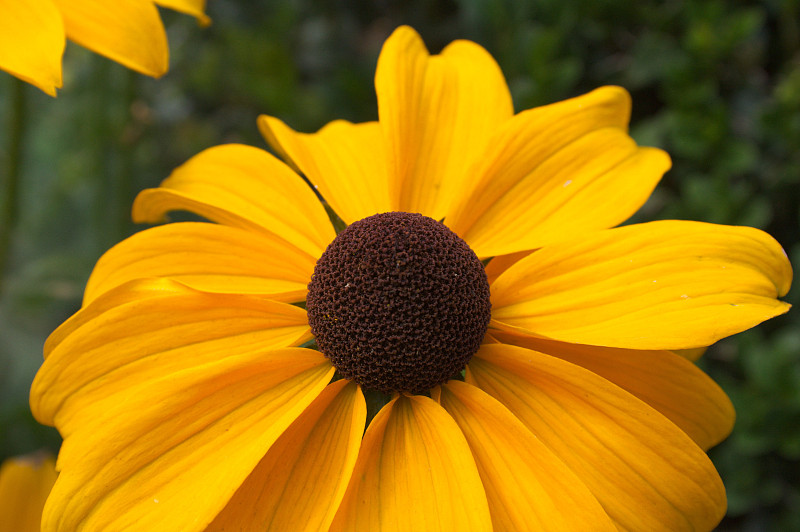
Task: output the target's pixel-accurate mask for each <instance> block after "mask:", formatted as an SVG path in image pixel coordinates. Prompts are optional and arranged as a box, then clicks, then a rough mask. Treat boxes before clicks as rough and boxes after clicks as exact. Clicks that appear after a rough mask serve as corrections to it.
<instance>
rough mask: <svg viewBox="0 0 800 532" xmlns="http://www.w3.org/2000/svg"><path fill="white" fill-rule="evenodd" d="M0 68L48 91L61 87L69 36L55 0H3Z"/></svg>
mask: <svg viewBox="0 0 800 532" xmlns="http://www.w3.org/2000/svg"><path fill="white" fill-rule="evenodd" d="M0 13H2V14H3V16H2V17H0V69H2V70H5V71H6V72H8V73H9V74H11V75H13V76H16V77H17V78H19V79H21V80H22V81H26V82H28V83H30V84H31V85H34V86H36V87H38V88H39V89H41V90H42V91H44V92H46V93H47V94H49V95H50V96H55V95H56V89H59V88H61V84H62V79H61V56H62V54H63V53H64V45H65V44H66V37H65V35H64V23H63V21H62V19H61V13H60V12H59V10H58V9H57V8H56V6H55V5H54V4H53V2H52V1H51V0H0Z"/></svg>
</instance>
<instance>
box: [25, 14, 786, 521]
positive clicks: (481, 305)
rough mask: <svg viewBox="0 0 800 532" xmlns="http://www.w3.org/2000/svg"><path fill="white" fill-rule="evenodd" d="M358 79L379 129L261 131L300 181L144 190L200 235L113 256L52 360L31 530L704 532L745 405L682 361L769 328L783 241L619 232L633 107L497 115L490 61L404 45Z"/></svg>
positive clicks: (213, 170) (50, 344)
mask: <svg viewBox="0 0 800 532" xmlns="http://www.w3.org/2000/svg"><path fill="white" fill-rule="evenodd" d="M375 85H376V90H377V95H378V104H379V108H378V111H379V120H378V121H377V122H368V123H362V124H352V123H349V122H345V121H336V122H333V123H331V124H329V125H327V126H326V127H324V128H323V129H322V130H320V131H319V132H318V133H315V134H303V133H297V132H295V131H293V130H292V129H290V128H289V127H287V126H286V125H285V124H283V123H282V122H280V121H279V120H278V119H276V118H272V117H262V118H261V119H260V122H259V124H260V126H261V128H262V131H263V133H264V134H265V136H266V138H267V140H268V141H269V143H270V144H271V145H272V146H273V147H274V148H275V149H276V150H277V151H278V152H279V153H280V154H281V155H282V156H283V158H284V159H285V160H286V162H287V163H288V164H289V165H291V168H290V167H289V166H287V165H286V164H284V163H282V162H280V161H279V160H278V159H276V158H275V157H273V156H272V155H270V154H269V153H267V152H266V151H263V150H260V149H257V148H252V147H247V146H241V145H226V146H219V147H215V148H211V149H209V150H206V151H204V152H202V153H200V154H198V155H197V156H195V157H194V158H192V159H191V160H189V161H188V162H187V163H185V164H184V165H183V166H181V167H179V168H178V169H176V170H175V171H174V172H173V174H172V175H171V176H170V177H169V178H168V179H167V180H165V181H164V182H163V183H162V184H161V186H160V187H159V188H156V189H150V190H145V191H143V192H142V193H141V194H140V195H139V196H138V198H137V199H136V201H135V203H134V207H133V215H134V218H135V219H136V220H137V221H138V222H156V221H160V220H162V219H163V217H164V215H165V214H166V213H168V212H169V211H174V210H188V211H192V212H194V213H196V214H198V215H200V216H202V217H204V218H206V219H208V220H210V221H211V222H214V223H206V222H183V223H172V224H167V225H162V226H157V227H153V228H150V229H147V230H145V231H142V232H141V233H138V234H136V235H134V236H132V237H130V238H129V239H127V240H125V241H123V242H122V243H120V244H118V245H117V246H115V247H114V248H112V249H111V250H110V251H108V252H107V253H106V254H105V255H104V256H103V257H102V258H101V259H100V260H99V262H98V264H97V266H96V268H95V270H94V272H93V274H92V276H91V278H90V280H89V283H88V285H87V288H86V293H85V300H84V305H83V308H82V309H81V310H80V311H79V312H78V313H77V314H76V315H75V316H73V317H72V318H70V319H69V320H68V321H67V322H66V323H64V324H63V325H62V326H61V327H59V328H58V329H57V330H56V331H55V332H54V333H53V334H52V335H51V336H50V338H49V339H48V341H47V343H46V346H45V362H44V364H43V366H42V368H41V370H40V371H39V373H38V375H37V377H36V379H35V381H34V383H33V388H32V391H31V406H32V409H33V412H34V414H35V415H36V417H37V419H38V420H39V421H40V422H42V423H45V424H51V425H54V426H56V427H57V428H58V430H59V431H60V432H61V434H62V436H63V437H64V444H63V447H62V449H61V452H60V455H59V459H58V466H59V470H60V476H59V479H58V481H57V482H56V485H55V487H54V490H53V492H52V495H51V497H50V498H49V500H48V502H47V505H46V508H45V512H44V519H43V530H46V531H50V530H75V529H78V528H81V529H82V530H100V529H104V530H106V529H107V530H127V529H137V530H155V529H157V530H181V531H193V530H198V531H199V530H280V531H286V530H289V531H294V530H335V531H339V530H352V531H407V530H414V531H427V530H441V531H446V532H449V531H453V530H470V531H482V530H497V531H500V530H509V531H519V530H540V529H542V530H549V529H558V530H589V529H591V530H616V529H617V527H618V528H620V529H627V530H670V531H673V530H709V529H711V528H713V527H714V526H715V524H716V523H717V522H718V521H719V520H720V519H721V517H722V515H723V514H724V512H725V507H726V500H725V491H724V488H723V486H722V483H721V481H720V478H719V476H718V475H717V472H716V471H715V469H714V467H713V465H712V464H711V462H710V461H709V459H708V457H707V455H706V453H705V450H706V449H707V448H709V447H710V446H712V445H714V444H716V443H718V442H719V441H720V440H722V439H723V438H725V436H726V435H727V434H728V433H729V432H730V430H731V427H732V424H733V418H734V412H733V408H732V406H731V403H730V401H729V400H728V398H727V397H726V396H725V394H724V393H723V392H722V390H721V389H720V388H719V387H718V386H717V385H716V384H714V383H713V382H712V381H711V380H710V379H709V378H708V377H707V376H706V375H705V374H704V373H703V372H702V371H700V370H699V369H698V368H697V367H696V366H695V365H694V364H692V363H691V362H690V361H689V360H687V359H686V358H684V357H682V356H680V355H678V354H676V353H674V352H673V351H674V350H686V349H695V348H701V347H703V346H707V345H710V344H712V343H713V342H715V341H717V340H719V339H720V338H723V337H725V336H728V335H730V334H734V333H736V332H738V331H742V330H744V329H747V328H749V327H752V326H754V325H756V324H757V323H759V322H761V321H763V320H766V319H768V318H770V317H773V316H776V315H778V314H781V313H783V312H786V311H787V309H788V305H787V304H785V303H783V302H780V301H778V300H777V297H779V296H781V295H783V294H785V293H786V291H787V290H788V287H789V283H790V281H791V276H792V273H791V268H790V265H789V263H788V261H787V258H786V255H785V253H784V252H783V250H782V249H781V247H780V246H779V245H778V244H777V243H776V242H775V241H774V240H773V239H772V238H771V237H770V236H768V235H766V234H765V233H763V232H761V231H758V230H756V229H752V228H746V227H728V226H719V225H712V224H705V223H695V222H689V221H661V222H653V223H646V224H640V225H630V226H625V227H615V226H617V225H618V224H620V223H622V222H623V221H624V220H626V219H627V218H628V217H629V216H630V215H631V214H633V213H634V212H635V211H636V210H637V209H638V208H639V207H640V206H641V205H642V204H643V203H644V201H645V200H646V199H647V197H648V196H649V194H650V193H651V191H652V189H653V188H654V187H655V185H656V183H657V182H658V180H659V179H660V177H661V176H662V174H663V173H664V172H665V171H666V170H667V169H668V168H669V166H670V161H669V158H668V156H667V155H666V154H665V153H664V152H662V151H661V150H658V149H654V148H646V147H639V146H637V145H636V144H635V143H634V142H633V140H632V139H631V138H630V137H629V136H628V134H627V124H628V120H629V113H630V99H629V96H628V94H627V93H626V92H625V91H624V90H623V89H620V88H617V87H605V88H601V89H598V90H596V91H594V92H591V93H589V94H587V95H584V96H580V97H578V98H574V99H571V100H567V101H564V102H560V103H555V104H552V105H548V106H545V107H541V108H536V109H531V110H528V111H524V112H521V113H519V114H514V112H513V109H512V104H511V98H510V95H509V92H508V89H507V86H506V83H505V80H504V78H503V76H502V74H501V72H500V69H499V68H498V66H497V64H496V63H495V62H494V60H493V59H492V58H491V56H490V55H489V54H488V53H487V52H486V51H485V50H484V49H483V48H481V47H480V46H478V45H476V44H475V43H472V42H467V41H456V42H454V43H452V44H450V45H449V46H448V47H447V48H445V49H444V51H443V52H442V53H441V54H439V55H433V56H431V55H430V54H429V53H428V51H427V50H426V49H425V46H424V44H423V43H422V40H421V39H420V37H419V35H417V33H415V32H414V31H413V30H412V29H410V28H408V27H401V28H399V29H397V30H396V31H395V32H394V33H393V34H392V36H391V37H390V38H389V39H388V40H387V42H386V43H385V45H384V47H383V50H382V52H381V55H380V58H379V60H378V67H377V73H376V77H375ZM298 172H300V173H302V174H303V175H304V176H305V177H306V178H307V180H308V182H310V183H311V184H312V185H313V186H311V187H309V186H308V184H307V182H306V181H305V180H304V179H303V178H301V177H300V175H298ZM320 197H321V198H322V202H321V201H320V200H319V198H320ZM331 220H333V222H332V221H331ZM345 225H346V229H344V230H342V231H341V232H339V233H338V235H337V232H336V230H335V227H336V226H345ZM484 264H487V266H486V267H484Z"/></svg>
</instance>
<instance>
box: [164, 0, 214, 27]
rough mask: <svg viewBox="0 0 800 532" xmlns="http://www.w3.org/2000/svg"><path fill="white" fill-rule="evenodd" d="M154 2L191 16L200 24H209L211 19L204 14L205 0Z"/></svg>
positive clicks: (165, 0)
mask: <svg viewBox="0 0 800 532" xmlns="http://www.w3.org/2000/svg"><path fill="white" fill-rule="evenodd" d="M155 2H156V4H158V5H160V6H163V7H168V8H170V9H174V10H175V11H180V12H181V13H186V14H187V15H191V16H193V17H194V18H196V19H197V22H198V24H200V25H201V26H208V25H209V24H211V19H210V18H208V15H206V0H155Z"/></svg>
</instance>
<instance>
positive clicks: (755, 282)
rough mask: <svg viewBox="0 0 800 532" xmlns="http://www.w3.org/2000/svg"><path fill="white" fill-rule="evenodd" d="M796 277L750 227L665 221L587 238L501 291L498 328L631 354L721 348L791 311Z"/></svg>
mask: <svg viewBox="0 0 800 532" xmlns="http://www.w3.org/2000/svg"><path fill="white" fill-rule="evenodd" d="M791 278H792V271H791V266H790V264H789V261H788V259H787V257H786V254H785V252H784V251H783V249H782V248H781V247H780V245H778V243H777V242H775V240H774V239H772V237H770V236H769V235H767V234H766V233H764V232H762V231H759V230H757V229H752V228H749V227H730V226H722V225H714V224H705V223H700V222H685V221H661V222H651V223H646V224H639V225H633V226H626V227H619V228H615V229H609V230H606V231H599V232H595V233H592V234H587V235H586V236H585V237H584V238H581V239H579V240H576V241H573V242H569V243H564V244H558V245H552V246H547V247H545V248H542V249H541V250H539V251H536V252H535V253H532V254H531V255H529V256H528V257H526V258H524V259H522V260H520V261H519V262H517V263H516V264H514V265H513V266H512V267H511V268H509V269H508V270H506V271H505V272H504V273H503V274H502V275H500V276H499V277H498V278H497V279H496V280H495V281H494V283H493V284H492V305H493V307H492V318H493V321H492V324H493V326H494V327H496V328H501V329H506V330H511V331H516V332H519V333H522V334H528V335H532V336H543V337H549V338H552V339H556V340H562V341H566V342H573V343H581V344H592V345H603V346H607V347H623V348H631V349H668V350H673V349H687V348H693V347H700V346H707V345H711V344H712V343H714V342H715V341H717V340H719V339H720V338H724V337H726V336H729V335H731V334H734V333H737V332H740V331H743V330H745V329H748V328H750V327H753V326H754V325H756V324H758V323H760V322H762V321H764V320H766V319H769V318H771V317H773V316H776V315H779V314H782V313H784V312H786V311H787V310H788V308H789V305H788V304H787V303H783V302H781V301H778V300H777V299H776V297H779V296H782V295H785V294H786V292H787V291H788V288H789V284H790V283H791Z"/></svg>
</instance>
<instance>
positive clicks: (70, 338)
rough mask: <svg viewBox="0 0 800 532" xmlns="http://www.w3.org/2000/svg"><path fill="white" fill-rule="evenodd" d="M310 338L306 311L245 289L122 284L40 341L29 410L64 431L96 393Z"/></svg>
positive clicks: (94, 401)
mask: <svg viewBox="0 0 800 532" xmlns="http://www.w3.org/2000/svg"><path fill="white" fill-rule="evenodd" d="M309 338H310V333H309V329H308V324H307V322H306V316H305V311H304V310H303V309H300V308H298V307H294V306H292V305H287V304H285V303H278V302H275V301H270V300H267V299H264V298H261V297H256V296H250V295H229V294H210V293H205V292H198V291H195V290H192V289H190V288H187V287H184V286H182V285H180V284H178V283H174V282H172V281H168V280H163V279H162V280H144V281H133V282H132V283H129V284H126V285H123V286H120V287H118V288H116V289H114V290H112V291H110V292H107V293H105V294H103V295H102V296H100V297H99V298H97V299H96V300H94V301H93V302H92V303H91V304H89V305H88V306H86V307H84V308H83V309H81V310H80V311H79V312H78V313H77V314H75V315H74V316H73V317H72V318H70V319H69V320H67V321H66V322H65V323H64V324H63V325H61V327H59V328H58V329H56V331H54V332H53V334H52V335H51V336H50V338H48V340H47V343H46V344H45V357H46V358H45V362H44V364H43V365H42V367H41V368H40V370H39V373H38V374H37V375H36V378H35V379H34V382H33V386H32V387H31V409H32V410H33V412H34V415H35V416H36V418H37V419H38V420H39V421H40V422H41V423H44V424H47V425H53V424H55V425H56V426H57V427H58V429H59V430H60V431H61V433H62V435H67V434H69V433H70V431H71V430H72V428H73V426H74V424H75V423H78V422H79V421H80V419H82V418H83V417H84V416H85V414H84V412H85V411H86V409H89V408H90V407H91V405H93V404H97V403H98V396H99V395H100V396H104V397H105V396H108V397H112V398H113V397H115V394H117V393H120V394H123V396H124V395H125V394H126V393H127V391H126V390H127V389H128V388H130V387H133V386H135V385H136V384H137V383H140V382H145V381H147V380H149V379H154V378H157V377H158V376H160V375H164V374H168V373H171V372H176V371H179V370H180V369H182V368H189V367H197V366H200V365H203V364H208V363H211V362H213V361H215V360H217V359H221V358H225V357H226V356H229V355H234V354H236V355H242V354H245V353H260V352H263V351H265V350H268V349H273V348H275V347H284V346H290V345H298V344H300V343H302V342H304V341H306V340H308V339H309Z"/></svg>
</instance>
